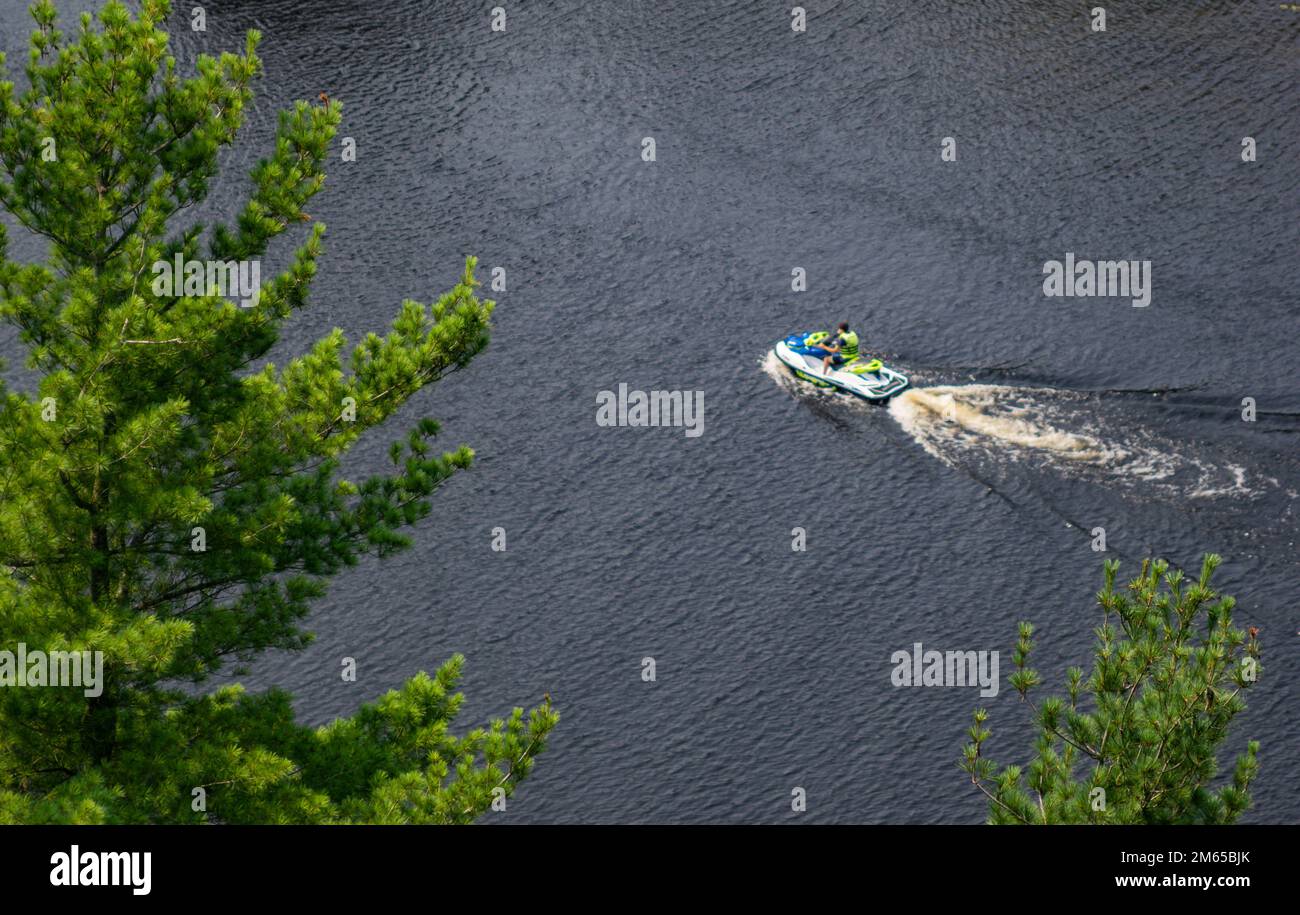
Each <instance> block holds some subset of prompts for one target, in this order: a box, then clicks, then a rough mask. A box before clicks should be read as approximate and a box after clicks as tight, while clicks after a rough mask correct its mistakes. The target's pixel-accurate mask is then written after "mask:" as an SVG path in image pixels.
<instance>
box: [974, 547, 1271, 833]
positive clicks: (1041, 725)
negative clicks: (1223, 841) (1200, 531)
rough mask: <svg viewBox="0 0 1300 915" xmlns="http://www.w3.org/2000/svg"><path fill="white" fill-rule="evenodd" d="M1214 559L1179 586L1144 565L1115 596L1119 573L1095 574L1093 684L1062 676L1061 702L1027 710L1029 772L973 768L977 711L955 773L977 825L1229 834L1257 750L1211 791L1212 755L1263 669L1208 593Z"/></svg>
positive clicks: (1074, 673) (985, 762) (1023, 683)
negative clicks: (964, 782)
mask: <svg viewBox="0 0 1300 915" xmlns="http://www.w3.org/2000/svg"><path fill="white" fill-rule="evenodd" d="M1220 561H1221V560H1220V557H1218V556H1215V555H1213V554H1210V555H1207V556H1205V558H1204V561H1203V564H1202V566H1201V575H1200V579H1199V580H1198V581H1196V582H1195V583H1194V584H1191V585H1190V586H1186V585H1185V582H1184V579H1183V573H1182V572H1181V571H1172V572H1171V571H1169V566H1168V564H1167V563H1166V562H1164V561H1163V560H1155V561H1151V560H1146V561H1144V562H1143V563H1142V571H1141V573H1140V574H1139V575H1138V577H1137V578H1135V579H1134V580H1133V581H1131V582H1130V583H1129V585H1128V587H1127V589H1126V590H1125V591H1116V590H1115V576H1116V574H1117V573H1118V571H1119V563H1118V562H1117V561H1113V560H1112V561H1109V562H1107V563H1106V565H1105V587H1104V588H1103V589H1102V591H1101V592H1100V593H1099V594H1098V595H1097V600H1098V603H1099V604H1100V605H1101V610H1102V622H1101V625H1100V626H1099V627H1098V628H1097V630H1096V634H1097V640H1098V641H1097V646H1096V649H1095V651H1094V658H1093V669H1092V674H1091V675H1090V676H1089V677H1088V679H1087V680H1086V681H1085V680H1084V678H1083V671H1082V670H1081V669H1080V668H1078V667H1072V668H1070V670H1069V671H1068V672H1067V684H1066V692H1067V696H1068V698H1067V699H1062V698H1060V697H1052V698H1049V699H1047V700H1045V701H1044V702H1043V703H1042V704H1041V705H1039V706H1036V707H1035V706H1033V703H1029V704H1030V705H1031V707H1033V710H1034V714H1035V718H1036V723H1037V727H1038V738H1037V740H1036V742H1035V745H1034V751H1035V754H1036V755H1035V756H1034V758H1033V760H1032V761H1031V762H1030V763H1029V765H1028V767H1027V771H1022V769H1021V768H1020V767H1019V766H1007V767H1006V768H1004V769H1002V770H1001V771H1000V772H999V771H997V766H996V765H995V764H994V763H993V762H992V761H991V760H989V759H987V758H985V757H984V755H983V745H984V742H985V741H986V740H987V739H988V737H989V734H990V732H989V731H988V730H987V729H986V728H985V727H984V723H985V722H986V721H987V720H988V713H987V712H986V711H985V710H984V709H980V710H978V711H976V712H975V723H974V725H973V726H972V727H971V728H970V731H969V734H970V738H971V743H970V744H968V745H967V747H966V749H965V756H964V760H963V763H962V769H963V770H964V771H965V772H967V773H968V774H969V775H970V777H971V781H972V782H973V783H974V784H975V785H976V786H977V787H978V788H979V789H980V790H981V791H983V792H984V794H985V795H987V796H988V799H989V822H991V823H994V824H1015V823H1022V824H1036V823H1049V824H1056V823H1099V824H1105V823H1124V824H1145V823H1160V824H1178V823H1231V822H1234V821H1235V820H1236V819H1237V818H1238V817H1240V816H1241V814H1242V813H1243V812H1244V811H1245V810H1246V808H1247V807H1249V806H1250V794H1249V788H1250V784H1251V782H1252V781H1253V780H1254V778H1255V775H1256V773H1257V772H1258V769H1259V763H1258V759H1257V754H1258V752H1259V744H1258V743H1257V742H1256V741H1250V742H1249V743H1248V745H1247V749H1246V752H1245V753H1244V754H1242V755H1241V756H1240V757H1238V759H1237V763H1236V768H1235V770H1234V773H1233V776H1232V779H1231V781H1230V783H1228V784H1226V785H1224V786H1223V787H1222V788H1220V789H1219V790H1218V791H1215V790H1212V788H1211V787H1210V783H1211V781H1212V780H1213V779H1214V778H1215V777H1216V775H1217V774H1218V763H1217V760H1216V756H1215V753H1216V750H1217V748H1218V747H1219V745H1220V744H1221V743H1222V742H1223V740H1224V739H1225V738H1226V736H1227V732H1228V725H1229V724H1230V723H1231V721H1232V719H1233V718H1234V717H1235V716H1236V715H1237V714H1239V713H1240V712H1241V711H1243V710H1244V709H1245V707H1246V703H1245V700H1244V699H1243V698H1242V695H1241V693H1242V691H1243V690H1246V689H1249V688H1250V687H1251V686H1252V685H1253V684H1254V683H1255V682H1256V680H1257V679H1258V676H1259V673H1260V670H1261V668H1260V666H1259V656H1260V646H1259V642H1258V638H1257V632H1256V631H1255V630H1254V629H1251V630H1250V631H1249V633H1247V632H1242V631H1241V630H1239V629H1235V628H1234V627H1233V625H1232V609H1233V607H1234V606H1235V604H1236V602H1235V601H1234V600H1233V598H1231V597H1227V596H1223V595H1220V594H1219V593H1218V592H1216V591H1214V590H1213V589H1212V588H1211V587H1210V578H1211V576H1212V575H1213V573H1214V570H1215V569H1216V568H1217V567H1218V565H1219V563H1220ZM1126 592H1127V593H1126ZM1202 617H1204V620H1203V622H1202V619H1201V618H1202ZM1033 632H1034V630H1033V626H1031V625H1030V624H1029V623H1024V622H1022V623H1021V624H1020V633H1019V641H1018V643H1017V645H1016V648H1015V652H1014V654H1013V661H1014V664H1015V668H1016V670H1015V673H1013V674H1012V675H1011V678H1010V679H1011V683H1012V685H1013V686H1014V687H1015V689H1016V691H1017V692H1018V693H1019V694H1020V698H1021V700H1022V701H1025V702H1028V701H1029V699H1028V697H1029V694H1030V692H1031V691H1032V690H1034V689H1035V688H1036V687H1038V686H1039V684H1040V682H1041V681H1040V678H1039V675H1038V673H1037V672H1036V671H1034V670H1033V669H1032V668H1030V667H1029V666H1028V660H1029V654H1030V651H1031V650H1032V647H1033V640H1032V636H1033ZM1076 770H1079V771H1078V772H1076Z"/></svg>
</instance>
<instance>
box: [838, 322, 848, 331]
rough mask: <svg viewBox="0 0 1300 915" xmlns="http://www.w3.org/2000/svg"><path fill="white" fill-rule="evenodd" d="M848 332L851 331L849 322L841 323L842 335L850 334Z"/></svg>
mask: <svg viewBox="0 0 1300 915" xmlns="http://www.w3.org/2000/svg"><path fill="white" fill-rule="evenodd" d="M848 330H849V322H848V321H841V322H840V333H842V334H843V333H848Z"/></svg>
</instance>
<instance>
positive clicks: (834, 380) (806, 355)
mask: <svg viewBox="0 0 1300 915" xmlns="http://www.w3.org/2000/svg"><path fill="white" fill-rule="evenodd" d="M825 336H826V335H825V334H821V333H808V334H791V335H790V336H788V337H786V338H785V339H784V340H782V341H781V342H779V343H777V344H776V346H775V347H773V348H772V352H773V353H775V355H776V358H777V359H778V360H779V361H780V363H781V364H782V365H784V366H785V367H786V369H788V370H789V372H790V373H791V374H792V375H794V376H795V377H796V378H798V379H800V380H801V381H807V382H809V383H810V384H813V385H816V386H817V387H819V388H833V389H835V390H837V391H844V392H845V393H846V394H852V395H853V396H854V397H860V398H862V399H863V400H869V401H874V402H880V401H885V400H888V399H889V398H891V397H893V396H894V395H895V394H899V393H901V392H902V391H904V390H906V389H907V386H908V384H909V382H908V380H907V376H906V375H904V374H902V373H901V372H896V371H894V370H893V369H891V368H887V367H885V366H881V367H880V368H879V369H877V370H876V371H874V372H866V371H863V369H864V368H865V367H866V365H867V364H868V360H865V359H859V360H857V362H855V363H853V364H851V365H849V366H843V367H841V368H832V369H831V371H830V372H829V373H826V372H824V371H822V359H823V358H824V357H825V355H826V354H825V352H824V351H823V350H820V349H817V348H815V347H814V346H813V345H811V344H812V342H815V341H816V340H820V339H824V338H825ZM809 338H813V339H812V341H810V339H809ZM854 369H857V371H856V372H855V371H854Z"/></svg>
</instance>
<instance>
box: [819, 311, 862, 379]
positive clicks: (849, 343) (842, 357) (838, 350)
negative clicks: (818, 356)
mask: <svg viewBox="0 0 1300 915" xmlns="http://www.w3.org/2000/svg"><path fill="white" fill-rule="evenodd" d="M818 346H819V347H820V348H821V349H822V350H824V351H825V353H826V358H825V359H823V360H822V372H823V373H825V374H827V375H829V374H830V373H831V365H832V364H834V365H836V366H841V365H848V364H849V363H850V362H852V361H853V360H854V359H857V358H858V335H857V334H855V333H854V332H853V331H851V330H849V322H848V321H841V322H840V326H839V330H838V331H837V332H836V333H835V334H834V335H833V336H830V337H827V338H826V339H825V340H823V341H822V342H821V343H819V344H818Z"/></svg>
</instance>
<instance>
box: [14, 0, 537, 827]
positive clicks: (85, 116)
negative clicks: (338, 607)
mask: <svg viewBox="0 0 1300 915" xmlns="http://www.w3.org/2000/svg"><path fill="white" fill-rule="evenodd" d="M31 11H32V14H33V17H34V18H35V21H36V30H35V32H34V33H33V35H32V40H31V52H30V59H29V61H28V64H27V66H26V77H27V88H26V89H25V90H23V91H21V92H18V91H16V90H15V86H14V83H13V82H10V81H6V82H4V83H0V203H2V204H3V205H4V207H5V208H6V209H7V210H8V211H9V213H10V214H11V215H12V216H13V217H14V218H15V219H16V220H17V221H18V222H19V223H21V224H22V225H23V226H25V227H26V229H28V230H30V231H31V232H33V233H35V234H36V235H38V236H42V237H43V238H44V239H45V240H46V242H47V243H48V261H47V262H45V263H40V264H18V263H14V262H11V261H10V260H9V259H8V256H7V245H6V238H5V236H4V234H3V226H0V319H3V320H4V321H5V322H7V323H9V324H11V325H13V326H14V327H16V328H17V329H18V331H19V336H20V339H21V341H22V343H23V344H25V346H26V347H27V350H28V353H29V358H28V366H29V368H30V369H31V371H32V374H33V375H34V376H35V377H36V378H38V379H39V381H38V383H36V391H35V394H34V395H28V394H23V393H19V392H16V391H11V390H8V389H0V649H7V650H9V651H11V652H12V651H13V649H14V647H15V644H16V643H22V644H23V645H25V647H26V651H28V652H29V653H30V652H34V651H46V652H49V651H91V652H102V653H103V663H104V669H103V679H102V692H100V693H99V695H92V696H89V697H88V696H86V695H85V693H86V692H87V690H83V689H78V688H66V687H32V686H28V687H19V686H7V687H6V688H3V689H0V822H25V823H32V822H79V823H100V822H105V823H202V822H221V823H249V822H271V823H322V822H328V823H346V822H381V823H397V822H406V823H463V822H468V821H471V820H473V819H475V818H476V817H477V816H479V815H480V814H482V813H483V812H484V811H485V810H487V809H488V808H489V807H490V806H492V805H493V803H494V801H496V800H498V799H500V798H504V797H505V796H506V795H508V794H510V793H511V792H513V791H514V789H515V787H516V785H517V784H518V783H519V782H520V780H521V779H523V778H524V777H525V776H526V775H527V774H528V773H529V771H530V770H531V768H532V766H533V763H534V759H535V757H536V756H537V754H538V753H540V752H541V750H542V749H543V747H544V744H545V741H546V737H547V734H548V732H550V730H551V729H552V728H553V726H554V725H555V722H556V721H557V716H556V714H555V712H554V711H552V709H551V707H550V702H549V699H547V700H546V701H544V702H543V703H542V704H541V705H539V706H538V707H537V708H534V709H532V710H531V711H530V712H529V713H528V714H525V713H524V711H523V710H522V709H515V710H514V711H513V713H512V714H511V715H509V716H508V717H506V718H505V719H504V720H494V721H492V722H491V723H490V724H489V725H488V726H487V727H486V728H482V729H478V730H474V731H472V732H471V733H469V734H467V735H466V736H463V737H456V736H454V735H453V734H452V733H451V725H452V723H453V720H454V718H455V716H456V713H457V710H458V708H459V706H460V703H461V697H460V695H459V694H457V693H456V692H455V689H456V683H457V680H458V677H459V675H460V672H461V665H462V659H461V657H460V656H459V655H457V656H454V657H452V659H451V660H450V661H448V662H447V663H446V664H445V665H444V666H443V667H442V668H441V669H440V670H438V671H437V672H436V673H435V675H434V676H433V677H429V676H427V675H424V674H420V675H417V676H415V677H414V679H412V680H410V681H409V682H407V683H406V685H405V686H404V687H403V688H402V689H400V690H396V691H393V692H390V693H388V694H387V695H385V696H383V697H382V698H380V699H379V700H378V701H377V702H375V703H374V704H371V705H366V706H363V707H362V708H361V710H360V711H359V712H358V713H357V714H356V715H354V716H353V717H351V718H347V719H343V720H338V721H335V722H334V723H332V724H330V725H328V726H326V727H323V728H318V729H313V728H308V727H304V726H302V725H299V724H298V723H296V722H295V720H294V715H293V711H292V709H291V706H290V697H289V696H288V695H286V694H285V693H283V692H279V691H270V692H267V693H265V694H256V695H253V694H248V693H247V692H245V691H243V690H241V689H240V688H239V687H237V686H230V687H224V688H220V689H215V690H214V691H211V692H204V690H203V687H201V686H200V684H202V683H203V682H204V681H205V680H207V679H208V678H210V677H211V676H212V675H213V674H214V673H216V672H217V671H218V670H220V669H222V666H223V664H225V663H226V662H229V661H232V660H241V661H242V660H247V659H250V658H253V657H254V656H256V655H257V654H258V653H260V652H264V651H266V650H267V649H272V648H274V649H290V650H294V649H301V648H303V647H304V646H305V645H306V644H307V642H308V641H309V639H310V635H309V634H308V633H307V632H305V631H304V630H303V628H302V624H303V622H304V617H305V616H306V614H307V612H308V609H309V606H310V605H311V602H312V601H313V599H315V598H319V597H320V596H321V595H322V594H324V593H325V588H326V582H327V580H328V578H329V577H330V576H332V575H334V574H335V573H337V572H339V571H340V570H342V569H343V568H345V567H347V566H351V565H354V564H355V563H356V562H357V560H358V557H359V556H361V555H362V554H367V553H370V554H375V555H377V556H379V557H385V556H388V555H390V554H392V553H394V552H395V551H397V550H400V549H402V548H404V547H406V546H407V545H409V543H410V537H409V535H408V534H406V533H403V529H404V528H409V527H410V526H411V525H412V524H413V523H414V522H417V521H419V520H420V519H421V518H423V517H425V516H426V515H427V514H428V512H429V510H430V503H429V497H430V495H431V494H432V493H433V491H434V490H435V489H437V488H438V487H439V486H440V485H441V484H442V483H443V482H444V481H446V480H447V479H448V478H449V477H450V476H451V475H453V474H454V473H455V472H456V471H458V470H461V469H463V468H466V467H468V466H469V464H470V462H471V458H472V452H471V451H470V450H469V449H468V448H465V447H461V448H460V449H458V450H455V451H451V452H448V453H444V454H436V453H433V452H431V450H430V444H429V443H430V439H431V438H432V437H433V436H434V435H435V434H436V433H437V432H438V425H437V423H435V422H434V421H432V420H430V419H421V420H419V421H418V422H417V423H416V424H415V428H414V429H412V430H411V431H410V433H409V435H407V436H406V437H405V439H404V441H400V442H397V443H395V444H394V445H393V447H392V449H391V452H390V454H391V458H392V461H393V465H394V466H393V469H392V471H391V472H390V473H387V474H381V475H377V476H373V477H370V478H368V479H365V480H364V481H362V482H359V483H356V482H352V481H348V480H342V479H339V478H338V474H337V472H336V471H337V466H338V460H339V457H340V455H342V454H343V453H344V452H345V451H346V450H347V449H348V448H349V447H350V446H352V445H353V444H354V443H355V442H356V441H357V439H358V438H359V437H360V436H361V435H362V434H363V433H364V432H365V431H366V430H367V429H370V428H373V427H375V426H378V425H380V424H381V423H383V422H384V421H385V420H386V419H388V418H389V417H390V416H391V415H392V414H393V413H394V411H396V410H397V409H398V407H400V406H401V405H402V404H403V403H404V402H405V401H406V400H407V399H408V398H410V397H411V395H413V394H414V393H415V392H416V391H418V390H420V389H421V388H422V387H424V386H425V385H428V384H431V383H433V382H436V381H437V380H439V379H440V378H442V377H444V376H445V375H447V374H448V373H449V372H452V371H455V370H456V369H459V368H462V367H464V366H465V365H466V364H468V363H469V361H470V360H471V359H472V358H473V357H474V356H475V355H476V354H477V353H479V352H480V351H481V350H482V349H483V347H484V346H485V345H486V343H487V340H488V332H489V317H490V315H491V312H492V308H493V303H492V302H490V301H480V300H478V299H477V298H476V297H475V293H474V287H475V286H476V281H475V279H474V273H473V271H474V264H475V262H474V259H473V258H470V259H468V261H467V262H466V265H465V270H464V274H463V277H462V279H461V280H460V282H459V283H458V284H457V285H456V286H455V288H454V289H452V290H451V291H450V292H448V293H446V294H445V295H443V296H441V297H440V298H438V300H437V301H436V302H435V303H434V304H433V305H432V306H426V305H423V304H420V303H419V302H416V301H410V300H408V301H405V302H403V303H402V306H401V309H400V311H399V312H398V314H397V317H396V318H395V320H394V321H393V323H392V325H391V328H390V330H389V332H388V333H387V334H386V335H384V336H379V335H376V334H370V335H368V336H367V337H366V338H365V340H364V341H363V342H362V343H360V344H359V345H358V346H356V347H355V348H354V349H352V351H351V354H350V358H347V365H346V367H345V365H344V361H345V358H346V357H345V353H344V351H345V348H346V342H345V340H344V338H343V335H342V333H341V332H340V331H339V330H337V329H335V330H334V331H333V332H331V333H330V334H328V335H327V336H325V337H324V338H323V339H321V340H319V341H318V342H317V343H316V344H315V345H314V346H313V347H312V348H311V350H310V352H308V353H306V354H305V355H302V356H299V357H298V358H294V359H292V360H291V361H289V362H288V363H287V364H286V365H285V366H284V367H283V368H276V367H275V366H273V365H270V364H262V363H260V362H259V360H260V359H261V357H263V356H264V355H265V354H266V353H267V352H268V350H269V349H270V347H271V346H272V344H273V343H274V342H275V341H276V339H277V330H278V327H279V326H280V324H281V323H282V322H283V321H284V320H285V319H286V318H287V317H288V316H289V315H290V314H291V313H293V312H294V311H295V310H297V309H300V308H303V307H305V306H306V304H307V297H308V290H309V288H310V285H311V281H312V277H313V275H314V273H315V270H316V263H317V259H318V257H319V256H320V254H321V250H322V241H323V236H324V232H325V228H324V226H323V225H320V224H318V223H317V224H313V225H310V227H309V228H308V227H307V226H306V225H305V224H308V223H312V219H311V217H310V216H309V215H308V214H307V213H306V212H304V207H305V206H306V205H307V203H308V201H309V200H311V199H312V197H313V195H315V194H316V193H317V192H318V191H319V190H320V189H321V187H322V184H323V182H324V180H325V175H324V172H323V170H322V167H323V165H324V162H325V159H326V157H327V155H328V153H329V149H330V145H331V140H332V138H333V137H334V133H335V130H336V128H337V126H338V124H339V122H340V105H339V103H338V102H337V101H330V100H328V99H325V98H322V99H321V103H320V104H314V103H313V104H309V103H307V102H299V103H297V104H296V105H295V106H294V107H293V109H292V110H290V111H286V112H282V114H281V116H280V119H279V125H278V130H277V133H276V138H275V147H274V150H273V152H271V154H270V155H269V156H268V157H267V158H265V159H263V160H262V161H260V162H259V163H258V164H257V166H256V167H255V168H254V169H253V172H252V190H251V194H250V196H249V198H248V200H247V202H246V204H245V205H244V206H243V208H242V211H241V212H240V213H239V216H238V219H237V220H236V221H235V222H234V224H233V225H223V224H219V223H218V224H211V225H203V224H194V223H190V224H185V225H181V226H180V227H176V226H175V224H176V223H178V221H179V219H180V217H182V216H183V215H185V212H184V211H186V209H187V208H190V207H193V206H194V205H196V204H198V203H199V202H201V201H202V200H204V198H205V196H206V195H207V192H208V186H209V182H210V181H211V179H212V178H213V176H214V175H215V174H216V169H217V156H218V152H219V150H221V149H222V148H223V147H226V146H228V145H230V144H231V143H232V142H233V140H234V138H235V135H236V131H237V130H238V129H239V127H240V124H241V122H242V119H243V113H244V110H245V107H246V106H247V105H248V103H249V101H250V99H251V98H252V90H251V88H250V86H251V84H252V82H253V80H254V79H255V78H256V77H257V75H258V74H259V72H260V67H261V64H260V61H259V60H258V58H257V56H256V53H255V51H256V46H257V44H258V38H259V36H258V34H257V33H256V32H250V33H249V34H248V37H247V44H246V47H245V48H244V50H243V53H242V54H233V53H225V54H222V55H221V56H220V57H219V58H213V57H211V56H207V55H203V56H200V57H199V58H198V61H197V65H196V68H195V69H196V73H195V75H194V76H192V77H188V78H184V77H182V76H179V75H178V74H177V72H176V70H177V68H176V64H175V61H174V59H173V58H172V57H171V56H169V54H168V36H167V34H166V33H165V32H164V31H162V30H161V28H160V24H161V23H162V22H163V21H164V20H165V18H166V16H167V15H168V13H169V3H168V2H167V0H143V2H142V3H141V10H140V12H139V14H138V15H137V16H135V17H132V15H131V14H130V13H129V12H128V10H127V9H126V8H125V7H124V6H123V5H122V4H121V3H119V2H110V3H108V4H107V5H106V6H104V8H103V9H102V11H101V12H100V13H99V14H98V17H97V18H95V19H92V17H91V16H90V15H85V16H83V17H82V18H81V21H80V25H79V28H78V29H77V30H76V33H75V36H74V37H65V35H64V34H63V33H61V32H60V31H59V29H58V27H57V24H56V13H55V10H54V7H53V5H52V4H51V3H50V2H49V0H38V2H36V3H35V4H34V5H33V6H32V8H31ZM2 67H4V62H3V59H2V58H0V68H2ZM6 72H7V71H6ZM295 231H302V232H305V238H302V239H300V247H298V248H297V249H296V252H294V253H293V255H292V259H291V262H290V263H289V264H288V265H287V266H286V267H284V268H283V269H282V271H281V272H279V273H277V274H275V275H274V276H272V277H270V278H269V280H268V281H266V282H263V283H262V284H261V288H260V293H259V294H258V295H257V296H256V298H255V301H254V302H252V303H251V306H250V307H244V306H243V305H241V304H236V303H235V302H232V301H230V300H229V299H227V298H226V297H225V296H223V295H220V294H218V292H220V291H221V290H220V289H218V288H214V285H213V278H212V276H211V275H206V276H205V277H200V278H199V279H198V280H197V281H196V283H195V284H190V283H189V282H188V281H189V279H190V276H189V264H191V263H192V262H209V263H217V264H231V263H235V264H239V263H242V264H249V263H251V262H257V263H259V264H260V259H261V258H262V257H264V256H265V254H266V252H267V248H268V245H269V244H270V243H271V241H272V240H273V239H275V238H277V237H278V236H280V235H282V234H284V233H286V232H290V237H292V235H293V233H294V232H295ZM177 255H180V257H181V258H182V263H184V264H186V277H185V279H186V283H185V284H179V278H177V279H178V284H179V285H182V286H183V288H178V289H167V288H165V284H160V282H159V280H160V279H161V278H162V276H163V273H162V272H161V271H160V269H159V265H160V264H171V263H174V261H175V258H176V257H177ZM219 278H220V275H219V274H218V275H217V279H219ZM169 293H175V294H169ZM13 673H14V671H13V670H12V668H11V669H10V670H9V674H10V676H11V678H12V675H13ZM3 678H4V669H3V667H2V666H0V680H3ZM8 682H9V683H12V682H13V681H12V679H10V680H9V681H8ZM199 789H201V790H199ZM498 806H499V804H498Z"/></svg>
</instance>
